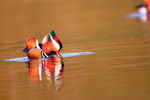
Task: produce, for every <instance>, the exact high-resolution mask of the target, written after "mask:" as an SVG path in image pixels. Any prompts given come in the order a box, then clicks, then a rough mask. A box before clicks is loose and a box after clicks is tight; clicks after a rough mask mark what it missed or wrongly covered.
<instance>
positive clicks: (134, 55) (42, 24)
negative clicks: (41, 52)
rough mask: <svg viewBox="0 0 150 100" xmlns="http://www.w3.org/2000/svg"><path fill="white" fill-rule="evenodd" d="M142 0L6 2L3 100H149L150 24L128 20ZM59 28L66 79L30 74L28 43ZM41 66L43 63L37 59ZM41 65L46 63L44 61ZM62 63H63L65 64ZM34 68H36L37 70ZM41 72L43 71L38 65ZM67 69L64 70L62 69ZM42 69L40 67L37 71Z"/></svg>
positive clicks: (1, 41)
mask: <svg viewBox="0 0 150 100" xmlns="http://www.w3.org/2000/svg"><path fill="white" fill-rule="evenodd" d="M138 3H140V1H135V0H128V1H121V0H111V1H106V0H105V1H103V0H92V1H87V0H71V1H70V0H61V1H60V0H38V1H37V0H32V1H19V0H7V1H0V5H1V6H0V8H1V9H0V13H1V16H0V23H1V24H0V33H1V35H0V46H1V49H0V55H1V57H0V98H1V99H3V100H50V99H51V100H149V99H150V97H149V94H150V88H149V87H150V78H149V77H150V52H149V51H150V29H149V28H150V26H149V24H143V23H141V22H140V21H139V20H138V19H131V18H124V15H126V14H129V13H132V12H135V10H134V9H133V8H134V6H135V5H136V4H138ZM53 29H54V30H55V31H56V33H57V35H58V37H60V38H61V40H62V42H63V50H62V51H61V53H72V52H88V51H90V52H95V54H92V55H82V56H74V57H68V58H64V59H63V63H64V69H63V73H62V75H61V78H59V79H58V80H55V79H54V78H51V77H47V75H46V74H45V71H46V70H45V69H43V70H42V75H41V76H42V80H41V78H35V77H31V76H30V70H29V66H28V63H24V62H6V61H4V60H5V59H9V58H18V57H25V56H26V55H25V54H24V53H23V52H22V49H23V48H24V46H25V44H24V42H25V40H26V39H27V38H29V37H32V36H34V37H37V38H38V39H39V40H42V37H44V36H45V35H46V34H47V33H48V32H49V31H51V30H53ZM35 62H36V64H34V62H33V65H38V63H39V62H38V61H35ZM39 64H41V63H39ZM59 65H61V64H59ZM33 68H34V67H33ZM35 68H37V67H35ZM59 68H61V67H59ZM35 70H37V69H35Z"/></svg>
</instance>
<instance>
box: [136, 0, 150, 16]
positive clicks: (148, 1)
mask: <svg viewBox="0 0 150 100" xmlns="http://www.w3.org/2000/svg"><path fill="white" fill-rule="evenodd" d="M135 8H136V9H138V12H139V13H140V14H146V15H147V14H149V13H150V0H144V3H141V4H139V5H137V6H136V7H135Z"/></svg>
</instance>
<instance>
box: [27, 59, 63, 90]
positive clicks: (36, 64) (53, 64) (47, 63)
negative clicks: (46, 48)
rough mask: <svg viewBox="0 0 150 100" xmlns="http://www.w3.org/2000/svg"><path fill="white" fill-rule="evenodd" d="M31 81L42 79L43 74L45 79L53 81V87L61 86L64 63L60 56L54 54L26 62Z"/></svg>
mask: <svg viewBox="0 0 150 100" xmlns="http://www.w3.org/2000/svg"><path fill="white" fill-rule="evenodd" d="M27 65H28V68H29V76H30V79H31V81H33V82H35V81H42V80H43V78H44V76H45V78H46V80H47V81H49V82H53V83H54V84H55V88H56V89H58V88H60V87H61V78H62V74H63V68H64V63H63V61H62V58H61V57H58V56H55V57H53V58H49V59H42V60H41V59H31V60H30V61H29V62H28V63H27Z"/></svg>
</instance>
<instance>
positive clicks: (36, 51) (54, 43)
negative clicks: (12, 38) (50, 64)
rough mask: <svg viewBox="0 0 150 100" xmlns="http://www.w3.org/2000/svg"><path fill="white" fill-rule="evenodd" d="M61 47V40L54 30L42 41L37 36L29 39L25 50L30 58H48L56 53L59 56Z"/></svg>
mask: <svg viewBox="0 0 150 100" xmlns="http://www.w3.org/2000/svg"><path fill="white" fill-rule="evenodd" d="M61 48H62V43H61V41H60V40H59V38H58V37H57V36H56V34H55V33H54V31H52V32H50V33H49V34H48V35H46V36H45V37H44V38H43V40H42V42H41V43H39V42H38V40H37V39H36V38H35V37H33V38H29V39H27V40H26V48H25V49H24V50H23V52H25V53H27V55H28V57H29V58H30V59H38V58H48V57H53V56H55V55H57V56H59V55H60V54H59V51H60V49H61Z"/></svg>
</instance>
